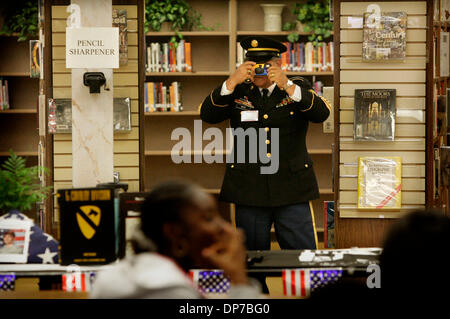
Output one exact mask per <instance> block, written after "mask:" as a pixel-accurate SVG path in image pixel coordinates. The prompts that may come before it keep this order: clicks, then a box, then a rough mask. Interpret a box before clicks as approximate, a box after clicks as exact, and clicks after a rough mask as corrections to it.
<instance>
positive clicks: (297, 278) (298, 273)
mask: <svg viewBox="0 0 450 319" xmlns="http://www.w3.org/2000/svg"><path fill="white" fill-rule="evenodd" d="M341 277H342V269H341V268H337V269H329V268H321V269H285V270H283V273H282V278H283V293H284V295H285V296H295V297H303V298H307V297H309V296H310V294H311V292H314V290H316V289H317V288H321V287H324V286H326V285H328V284H330V283H334V282H336V281H338V280H339V278H341Z"/></svg>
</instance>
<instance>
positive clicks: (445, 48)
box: [439, 32, 450, 76]
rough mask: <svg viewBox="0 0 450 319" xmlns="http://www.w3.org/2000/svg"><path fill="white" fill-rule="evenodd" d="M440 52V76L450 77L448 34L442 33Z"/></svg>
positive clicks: (449, 34)
mask: <svg viewBox="0 0 450 319" xmlns="http://www.w3.org/2000/svg"><path fill="white" fill-rule="evenodd" d="M440 36H441V39H440V51H439V55H440V56H439V62H440V68H439V69H440V70H439V71H440V76H449V36H450V33H448V32H441V33H440Z"/></svg>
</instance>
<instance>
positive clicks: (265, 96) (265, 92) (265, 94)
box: [262, 89, 269, 104]
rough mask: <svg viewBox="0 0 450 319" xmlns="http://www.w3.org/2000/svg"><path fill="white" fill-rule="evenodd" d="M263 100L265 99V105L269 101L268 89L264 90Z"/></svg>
mask: <svg viewBox="0 0 450 319" xmlns="http://www.w3.org/2000/svg"><path fill="white" fill-rule="evenodd" d="M262 93H263V95H262V99H263V103H264V104H266V103H267V100H268V99H269V97H268V96H267V94H269V90H268V89H262Z"/></svg>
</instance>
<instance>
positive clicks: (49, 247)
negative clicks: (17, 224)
mask: <svg viewBox="0 0 450 319" xmlns="http://www.w3.org/2000/svg"><path fill="white" fill-rule="evenodd" d="M2 219H4V220H31V219H30V218H28V217H27V216H25V215H24V214H22V213H21V212H19V211H18V210H11V211H10V212H9V213H7V214H5V215H3V216H1V217H0V220H2ZM16 236H17V235H16ZM19 239H20V238H19ZM19 239H18V238H17V237H16V241H17V240H19ZM58 256H59V254H58V242H57V241H56V240H55V239H54V238H53V237H52V236H51V235H49V234H47V233H44V232H43V231H42V229H41V228H40V227H39V226H37V225H36V224H34V223H33V224H32V226H31V232H30V245H29V247H28V258H27V263H28V264H58V263H59V260H58V258H59V257H58Z"/></svg>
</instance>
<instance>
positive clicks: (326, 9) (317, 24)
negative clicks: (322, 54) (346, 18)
mask: <svg viewBox="0 0 450 319" xmlns="http://www.w3.org/2000/svg"><path fill="white" fill-rule="evenodd" d="M291 11H292V13H293V14H294V16H295V19H296V21H294V22H286V23H285V24H284V25H283V30H284V31H294V30H295V29H296V28H297V30H296V31H294V32H292V33H291V34H289V35H288V37H287V38H288V40H289V41H290V42H298V40H299V33H298V31H299V30H298V24H301V25H302V26H303V30H301V31H303V32H312V34H311V35H310V36H308V40H309V41H311V42H314V44H317V43H318V42H321V41H323V40H324V39H326V38H329V37H330V36H331V32H332V31H333V23H332V22H330V6H329V2H328V0H320V1H315V0H308V1H307V2H306V3H296V4H295V5H294V7H293V8H292V10H291Z"/></svg>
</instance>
